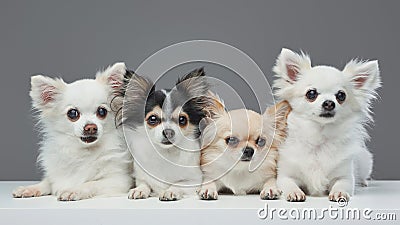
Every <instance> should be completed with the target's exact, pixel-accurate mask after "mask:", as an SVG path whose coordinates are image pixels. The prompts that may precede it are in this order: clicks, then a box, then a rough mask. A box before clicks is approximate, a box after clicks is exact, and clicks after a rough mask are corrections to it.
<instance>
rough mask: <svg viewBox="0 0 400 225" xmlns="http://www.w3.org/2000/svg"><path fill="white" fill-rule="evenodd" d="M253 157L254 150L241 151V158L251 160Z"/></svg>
mask: <svg viewBox="0 0 400 225" xmlns="http://www.w3.org/2000/svg"><path fill="white" fill-rule="evenodd" d="M253 155H254V149H253V148H250V147H246V148H245V149H243V155H242V158H248V159H251V157H253Z"/></svg>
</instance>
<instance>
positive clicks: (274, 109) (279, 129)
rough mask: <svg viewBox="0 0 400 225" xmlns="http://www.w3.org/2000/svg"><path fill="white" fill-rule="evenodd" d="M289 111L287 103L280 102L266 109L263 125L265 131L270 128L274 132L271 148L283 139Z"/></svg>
mask: <svg viewBox="0 0 400 225" xmlns="http://www.w3.org/2000/svg"><path fill="white" fill-rule="evenodd" d="M291 110H292V108H291V107H290V105H289V103H288V102H287V101H281V102H279V103H277V104H276V105H273V106H270V107H268V108H267V109H266V111H265V113H264V115H263V120H264V121H263V125H264V129H265V130H269V129H271V128H272V129H273V130H274V131H275V132H274V141H273V145H272V146H275V147H277V145H279V144H280V143H281V142H282V141H283V140H284V139H285V137H286V127H287V123H286V122H287V117H288V115H289V113H290V111H291ZM271 124H272V127H271Z"/></svg>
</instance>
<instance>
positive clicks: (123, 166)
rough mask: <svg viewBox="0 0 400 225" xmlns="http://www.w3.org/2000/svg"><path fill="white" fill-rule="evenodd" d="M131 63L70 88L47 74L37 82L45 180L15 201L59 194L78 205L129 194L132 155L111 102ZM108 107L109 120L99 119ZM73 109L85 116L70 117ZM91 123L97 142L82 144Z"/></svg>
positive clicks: (20, 191)
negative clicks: (98, 114)
mask: <svg viewBox="0 0 400 225" xmlns="http://www.w3.org/2000/svg"><path fill="white" fill-rule="evenodd" d="M125 70H126V68H125V64H124V63H116V64H115V65H113V66H112V67H109V68H107V69H106V70H104V71H100V72H98V73H97V75H96V79H84V80H78V81H76V82H73V83H70V84H67V83H65V82H64V81H63V80H61V79H52V78H49V77H45V76H42V75H37V76H33V77H32V78H31V85H32V89H31V92H30V96H31V97H32V102H33V108H34V109H36V110H37V111H38V122H39V123H38V125H39V126H40V129H41V134H42V137H41V147H40V154H39V157H38V163H39V164H40V166H41V168H42V169H43V172H44V178H43V180H42V181H41V182H40V183H38V184H35V185H31V186H26V187H18V188H17V189H16V190H14V192H13V196H14V197H38V196H43V195H50V194H52V195H56V196H57V197H58V200H61V201H73V200H81V199H87V198H91V197H94V196H99V195H107V196H109V195H116V194H122V193H126V192H127V191H128V190H129V188H130V187H131V185H132V184H131V183H132V178H131V169H130V167H131V163H132V161H131V155H130V153H129V152H128V151H127V150H126V147H125V145H124V142H123V139H122V138H121V134H120V132H119V131H118V130H117V129H116V127H115V124H114V122H115V121H114V117H115V115H114V113H113V112H112V111H111V110H110V107H109V103H110V100H111V98H112V97H113V95H114V92H115V91H117V90H118V89H119V88H120V87H121V86H122V83H123V76H124V74H125ZM99 106H101V107H104V108H105V109H107V111H108V114H107V116H106V117H105V118H104V119H100V118H99V117H98V116H96V111H97V109H98V107H99ZM71 108H75V109H78V110H79V111H80V118H79V119H78V120H77V121H75V122H72V121H71V120H69V119H68V118H67V111H68V110H69V109H71ZM86 124H96V125H97V129H98V132H97V133H98V134H97V140H96V141H94V142H92V143H85V142H83V141H82V140H81V137H82V135H83V128H84V126H85V125H86Z"/></svg>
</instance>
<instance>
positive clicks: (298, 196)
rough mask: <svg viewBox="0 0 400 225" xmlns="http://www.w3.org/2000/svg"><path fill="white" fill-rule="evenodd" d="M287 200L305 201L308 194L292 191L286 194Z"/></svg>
mask: <svg viewBox="0 0 400 225" xmlns="http://www.w3.org/2000/svg"><path fill="white" fill-rule="evenodd" d="M286 200H287V201H289V202H304V201H305V200H306V194H304V192H302V191H292V192H289V193H288V194H287V195H286Z"/></svg>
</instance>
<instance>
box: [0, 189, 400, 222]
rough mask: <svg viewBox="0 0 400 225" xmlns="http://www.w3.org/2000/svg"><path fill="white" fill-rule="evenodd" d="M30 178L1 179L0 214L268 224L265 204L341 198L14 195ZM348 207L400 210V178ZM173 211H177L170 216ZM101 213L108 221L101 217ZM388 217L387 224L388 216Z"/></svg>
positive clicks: (20, 218) (359, 193) (363, 192)
mask: <svg viewBox="0 0 400 225" xmlns="http://www.w3.org/2000/svg"><path fill="white" fill-rule="evenodd" d="M32 183H34V182H26V181H25V182H15V181H1V182H0V216H1V217H0V218H3V220H11V221H13V222H14V223H15V224H25V223H26V222H33V221H36V222H37V221H42V224H43V218H46V221H51V219H50V218H53V219H56V220H57V221H58V222H59V224H62V223H63V222H65V223H66V224H68V223H69V224H71V222H77V223H80V222H83V221H81V220H80V218H81V217H82V218H86V220H85V222H83V223H82V224H92V223H93V224H109V223H113V224H114V222H116V223H118V224H119V223H122V222H123V221H125V220H131V219H134V220H140V221H144V220H146V221H147V223H146V224H150V223H148V222H149V221H153V222H156V221H159V222H160V221H162V222H167V223H168V222H170V223H174V224H188V223H189V224H202V223H208V222H207V221H208V220H213V221H214V222H215V221H218V219H219V221H224V223H225V222H228V221H231V222H233V223H240V222H242V221H243V222H245V223H247V222H250V221H252V222H254V223H260V222H261V223H263V224H265V223H266V222H267V221H264V220H260V219H259V218H257V211H258V209H260V208H263V207H265V205H266V204H268V207H269V208H286V209H291V208H317V209H320V208H327V207H329V206H332V207H336V208H338V204H337V203H335V202H329V201H328V198H327V197H308V198H307V200H306V201H305V202H299V203H290V202H287V201H285V200H282V199H281V200H268V201H266V200H261V199H260V198H259V196H258V195H247V196H232V195H220V196H219V199H218V200H216V201H202V200H199V199H198V197H197V196H189V197H186V198H185V199H183V200H180V201H174V202H161V201H159V200H158V198H155V197H153V198H149V199H143V200H129V199H128V198H127V196H121V197H110V198H95V199H88V200H82V201H76V202H59V201H57V199H56V197H54V196H45V197H39V198H23V199H14V198H12V195H11V192H12V190H13V189H14V188H15V187H17V186H21V185H29V184H32ZM346 207H351V208H360V209H362V208H369V209H372V210H389V211H396V210H397V212H399V210H400V181H372V182H370V185H369V186H368V187H365V188H361V187H359V188H357V190H356V194H355V196H353V197H352V198H351V200H350V202H349V203H348V205H347V206H346ZM67 215H71V216H67ZM117 215H118V216H117ZM171 215H173V216H172V217H171ZM85 216H86V217H85ZM399 216H400V215H399ZM65 217H68V219H67V220H65ZM131 217H133V218H131ZM61 218H64V219H61ZM90 218H92V219H93V220H91V219H90ZM100 218H101V221H104V223H102V222H100V221H99V220H100ZM179 218H180V219H179ZM107 219H110V220H107ZM216 219H217V220H216ZM227 220H228V221H227ZM399 220H400V218H399V217H398V218H397V221H396V222H398V221H399ZM279 222H282V221H279ZM347 222H348V221H347ZM353 222H354V221H353ZM358 222H359V221H358ZM385 222H386V223H387V224H388V221H385ZM392 222H394V221H392ZM0 224H8V223H2V222H1V219H0ZM12 224H13V223H12ZM140 224H141V223H140ZM398 224H400V223H398Z"/></svg>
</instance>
